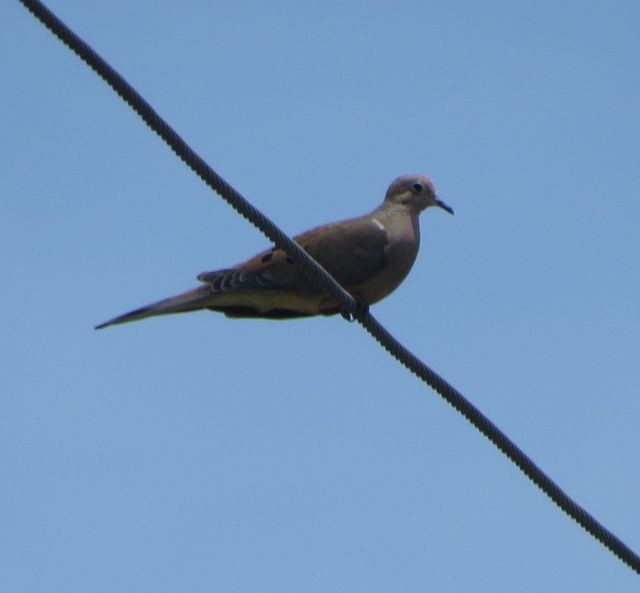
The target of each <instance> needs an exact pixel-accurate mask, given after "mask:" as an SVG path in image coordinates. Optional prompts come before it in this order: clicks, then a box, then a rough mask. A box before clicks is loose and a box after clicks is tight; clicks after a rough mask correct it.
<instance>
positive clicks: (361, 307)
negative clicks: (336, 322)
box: [340, 294, 369, 323]
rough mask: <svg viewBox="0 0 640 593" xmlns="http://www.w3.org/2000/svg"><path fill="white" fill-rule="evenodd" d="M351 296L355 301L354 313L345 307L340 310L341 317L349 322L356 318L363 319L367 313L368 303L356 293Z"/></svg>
mask: <svg viewBox="0 0 640 593" xmlns="http://www.w3.org/2000/svg"><path fill="white" fill-rule="evenodd" d="M351 296H352V297H353V298H354V299H355V301H356V311H355V313H351V312H349V311H347V310H346V309H342V311H340V315H342V317H343V318H344V319H346V320H347V321H348V322H349V323H353V322H354V321H355V320H356V319H363V318H364V317H366V316H367V314H368V313H369V305H367V303H365V302H364V301H363V300H362V298H361V297H359V296H358V295H356V294H354V295H351Z"/></svg>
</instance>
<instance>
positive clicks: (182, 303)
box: [95, 286, 211, 329]
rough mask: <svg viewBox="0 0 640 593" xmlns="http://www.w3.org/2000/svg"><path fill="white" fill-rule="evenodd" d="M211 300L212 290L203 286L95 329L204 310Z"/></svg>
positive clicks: (127, 314) (121, 316) (142, 308)
mask: <svg viewBox="0 0 640 593" xmlns="http://www.w3.org/2000/svg"><path fill="white" fill-rule="evenodd" d="M210 300H211V289H210V287H209V286H201V287H199V288H194V289H193V290H189V291H187V292H183V293H182V294H179V295H176V296H174V297H170V298H168V299H163V300H162V301H158V302H157V303H152V304H151V305H147V306H146V307H141V308H140V309H135V310H134V311H130V312H129V313H125V314H124V315H120V316H118V317H114V318H113V319H110V320H109V321H105V322H104V323H101V324H100V325H96V327H95V329H102V328H103V327H108V326H109V325H119V324H120V323H128V322H130V321H137V320H138V319H144V318H145V317H153V316H155V315H167V314H169V313H184V312H186V311H196V310H198V309H203V308H205V307H206V306H207V304H208V303H209V302H210Z"/></svg>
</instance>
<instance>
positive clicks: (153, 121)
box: [20, 0, 640, 574]
mask: <svg viewBox="0 0 640 593" xmlns="http://www.w3.org/2000/svg"><path fill="white" fill-rule="evenodd" d="M20 2H21V3H22V4H23V5H24V6H25V7H26V8H27V10H29V11H30V12H31V13H32V14H33V15H34V16H35V17H36V18H37V19H38V20H40V22H42V23H43V24H44V25H45V26H46V27H47V28H48V29H49V30H50V31H51V32H52V33H53V34H54V35H55V36H56V37H58V38H59V39H60V40H61V41H62V42H63V43H64V44H65V45H66V46H67V47H69V48H70V49H71V50H72V51H73V52H75V53H76V54H77V55H78V56H79V57H80V58H81V59H82V60H83V61H84V62H85V63H86V64H88V65H89V66H90V67H91V68H92V69H93V70H94V71H95V72H96V74H98V76H100V77H101V78H102V79H103V80H105V82H107V84H109V86H111V88H112V89H113V90H114V91H115V92H116V93H117V94H118V95H119V96H120V97H121V98H122V99H123V100H124V101H125V102H126V103H127V104H128V105H129V106H130V107H131V108H132V109H133V110H134V111H135V112H136V113H137V114H138V115H139V116H140V117H141V118H142V119H143V120H144V122H145V123H146V124H147V126H149V128H151V129H152V130H153V131H154V132H155V133H156V134H158V135H159V136H160V138H162V139H163V140H164V141H165V143H166V144H167V145H168V146H169V147H170V148H171V150H173V152H174V153H175V154H176V155H177V156H178V157H179V158H180V159H181V160H182V161H183V162H184V163H185V164H186V165H187V166H188V167H189V168H191V169H192V170H193V171H194V172H195V173H196V174H197V175H198V176H199V177H200V178H201V179H202V180H203V181H204V182H205V183H206V184H207V185H208V186H209V187H210V188H211V189H213V190H214V191H215V192H216V193H218V194H219V195H220V196H221V197H222V198H223V199H224V200H225V201H226V202H227V203H228V204H230V205H231V207H232V208H234V210H236V212H238V213H239V214H240V215H241V216H243V217H244V218H245V219H246V220H248V221H249V222H250V223H251V224H253V225H254V226H255V227H256V228H258V229H259V230H260V231H261V232H262V233H263V234H264V235H265V236H266V237H267V238H268V239H269V240H271V241H272V242H273V243H274V244H275V245H277V246H278V247H281V248H283V249H285V250H286V251H287V253H288V254H289V255H290V256H291V257H292V258H293V259H294V262H295V264H296V265H297V266H299V268H300V270H301V271H302V272H303V273H304V274H305V275H306V277H307V279H308V280H309V282H310V283H312V284H313V285H314V286H316V287H318V288H320V289H321V290H322V291H323V292H324V293H326V294H327V295H329V296H331V297H332V298H333V299H334V300H335V301H336V302H338V303H339V304H340V305H341V306H342V307H343V311H344V312H345V313H347V314H350V315H352V316H353V317H354V318H356V319H357V320H358V322H359V323H360V324H361V325H362V326H363V327H364V329H365V330H366V331H367V332H368V333H369V334H370V335H371V336H372V337H373V338H374V339H375V340H376V341H377V342H378V343H379V344H380V345H381V346H382V347H383V348H384V349H385V350H386V351H387V352H388V353H389V354H390V355H391V356H393V357H394V358H395V359H396V360H398V361H399V362H400V363H401V364H402V365H404V366H405V367H406V368H407V369H408V370H410V371H411V372H412V373H413V374H415V375H416V376H417V377H418V378H420V379H421V380H422V381H423V382H425V383H426V384H427V385H429V386H430V387H431V388H432V389H434V390H435V391H436V392H437V393H438V394H439V395H440V396H441V397H442V398H443V399H444V400H445V401H446V402H447V403H449V404H450V405H451V406H452V407H453V408H454V409H455V410H456V411H458V412H459V413H460V414H462V416H464V417H465V418H466V419H467V420H468V421H469V422H470V423H471V424H472V425H473V426H474V427H475V428H476V429H477V430H478V431H480V432H481V433H482V434H483V435H484V436H485V437H487V439H489V441H491V442H492V443H493V444H494V445H495V446H496V447H497V448H498V449H499V450H500V451H501V452H502V453H503V454H504V455H505V456H506V457H507V458H508V459H510V460H511V461H512V462H513V463H514V464H515V465H516V466H517V467H518V468H519V469H520V470H521V471H522V472H523V473H524V474H525V475H526V476H527V477H528V478H529V479H530V480H531V481H532V482H533V483H534V484H535V485H536V486H538V488H540V490H542V491H543V492H544V493H545V494H546V495H547V496H548V497H549V498H550V499H551V500H552V501H553V502H554V503H555V504H556V505H557V506H558V507H559V508H560V509H561V510H562V511H563V512H565V513H566V514H567V515H568V516H569V517H571V518H572V519H573V520H574V521H576V523H578V524H579V525H580V526H581V527H582V528H583V529H584V530H585V531H586V532H587V533H589V534H590V535H591V536H593V537H594V538H595V539H596V540H598V541H599V542H600V543H602V544H603V545H604V546H605V547H606V548H607V549H609V551H611V552H612V553H613V554H615V555H616V556H617V557H618V558H619V559H620V560H622V562H624V563H625V564H626V565H627V566H629V567H630V568H631V569H632V570H634V571H635V572H636V573H638V574H640V557H639V556H638V555H637V554H636V553H635V552H634V551H633V550H632V549H631V548H629V547H628V546H627V545H626V544H625V543H624V542H623V541H622V540H620V539H619V538H618V537H617V536H616V535H615V534H613V533H612V532H611V531H609V530H608V529H607V528H606V527H604V526H603V525H602V524H601V523H599V522H598V521H597V520H596V519H595V518H594V517H593V516H592V515H590V514H589V513H588V512H587V511H586V510H585V509H584V508H583V507H581V506H580V505H579V504H577V503H576V502H575V501H574V500H573V499H571V497H569V496H568V495H567V494H566V493H565V492H564V491H563V490H562V489H561V488H560V486H558V485H557V484H556V483H555V482H554V481H553V480H552V479H551V478H550V477H549V476H548V475H547V474H546V473H544V472H543V471H542V470H541V469H540V468H539V467H538V466H537V465H536V464H535V463H534V462H533V461H532V460H531V459H530V458H529V457H528V456H527V455H526V454H525V453H524V452H523V451H522V450H521V449H520V448H519V447H518V446H517V445H516V444H515V443H514V442H513V441H512V440H511V439H510V438H509V437H508V436H507V435H506V434H505V433H504V432H502V431H501V430H500V429H499V428H498V427H497V426H496V425H495V424H494V423H493V422H492V421H491V420H490V419H489V418H487V417H486V416H485V415H484V414H483V413H482V412H481V411H480V410H479V409H478V408H476V407H475V406H474V405H473V404H472V403H471V402H470V401H469V400H467V399H466V398H465V397H464V396H463V395H462V394H461V393H460V392H459V391H458V390H456V389H455V388H454V387H453V386H451V385H450V384H449V383H448V382H447V381H446V380H445V379H443V378H442V377H441V376H440V375H438V374H437V373H436V372H435V371H433V370H432V369H431V368H430V367H429V366H427V365H426V364H425V363H424V362H422V361H421V360H420V359H419V358H418V357H417V356H415V355H414V354H413V353H412V352H411V351H409V350H408V349H407V348H406V347H405V346H403V345H402V344H401V343H400V342H399V341H398V340H396V339H395V338H394V337H393V336H392V335H391V334H390V333H389V332H388V331H387V329H385V328H384V327H383V326H382V325H381V324H380V323H379V322H378V321H377V320H376V319H375V318H374V317H373V316H372V315H371V314H370V313H369V312H368V311H366V310H363V309H362V308H360V307H358V303H357V302H356V300H355V299H354V298H353V297H352V296H351V295H350V294H349V293H348V292H347V291H345V290H344V288H342V287H341V286H340V285H339V284H338V283H337V282H336V281H335V280H334V279H333V277H332V276H331V275H330V274H329V273H328V272H327V271H326V270H325V269H324V268H323V267H322V266H321V265H320V264H318V263H317V262H316V261H315V260H314V259H313V258H311V257H310V256H309V255H308V254H307V253H306V252H305V251H304V249H302V248H301V247H300V246H299V245H298V244H297V243H296V242H295V241H293V240H292V239H290V238H289V237H288V236H287V235H286V234H285V233H284V232H283V231H282V230H280V228H279V227H277V226H276V225H275V224H274V223H273V222H271V220H269V218H267V217H266V216H265V215H264V214H263V213H262V212H260V211H259V210H258V209H257V208H255V207H254V206H253V205H252V204H251V203H250V202H249V201H248V200H246V199H245V198H244V197H243V196H242V195H241V194H240V193H238V192H237V191H236V190H235V189H234V188H233V187H231V185H229V184H228V183H227V182H226V181H225V180H224V179H222V177H220V176H219V175H218V174H217V173H216V172H215V171H214V170H213V169H212V168H211V167H210V166H209V165H208V164H207V163H206V162H205V161H204V160H203V159H202V158H201V157H200V156H199V155H198V154H196V153H195V152H194V151H193V150H192V149H191V148H190V147H189V145H188V144H187V143H186V142H185V141H184V140H183V139H182V138H181V137H180V135H179V134H178V133H177V132H176V131H175V130H174V129H173V128H172V127H171V126H169V124H168V123H167V122H166V121H165V120H164V119H162V117H160V115H159V114H158V113H157V112H156V111H155V110H154V109H153V108H152V107H151V105H149V103H147V101H145V100H144V99H143V98H142V96H141V95H140V94H139V93H138V92H137V91H136V90H135V89H134V88H133V87H131V85H129V84H128V83H127V81H126V80H125V79H124V78H123V77H122V76H121V75H120V74H119V73H118V72H117V71H115V70H114V69H113V68H112V67H111V66H110V65H109V64H108V63H107V62H105V60H103V58H102V57H101V56H100V55H99V54H98V53H97V52H95V51H94V50H93V49H92V48H91V47H90V46H89V45H88V44H87V43H86V42H85V41H83V40H82V39H81V38H80V37H78V36H77V35H76V34H75V33H74V32H73V31H71V29H69V28H68V27H67V26H66V25H65V24H64V23H63V22H62V21H61V20H60V19H59V18H58V17H57V16H56V15H54V14H53V13H52V12H51V11H50V10H49V9H48V8H47V7H46V6H44V4H42V2H40V1H39V0H20Z"/></svg>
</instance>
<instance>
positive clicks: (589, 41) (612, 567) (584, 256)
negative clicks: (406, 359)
mask: <svg viewBox="0 0 640 593" xmlns="http://www.w3.org/2000/svg"><path fill="white" fill-rule="evenodd" d="M49 5H50V6H51V7H52V8H53V9H54V10H55V11H56V12H57V13H58V14H59V15H60V16H61V17H62V18H63V19H64V20H65V21H66V22H67V23H68V24H69V25H70V26H72V27H73V28H74V29H75V30H76V31H77V32H78V33H79V34H80V35H81V36H83V37H84V39H85V40H87V41H89V43H91V44H92V45H93V47H95V48H96V49H97V50H98V51H99V52H101V53H102V55H103V56H104V57H105V58H106V59H107V60H109V61H110V62H111V64H112V65H113V66H115V67H116V68H117V69H119V70H120V72H121V73H122V74H123V75H124V76H125V77H126V78H127V79H128V80H129V81H130V82H131V83H132V84H133V85H134V86H136V87H137V88H138V90H139V91H140V92H141V93H142V94H143V95H144V96H145V97H146V98H147V99H148V100H149V101H150V102H151V103H152V104H153V105H154V107H155V108H156V109H157V110H158V111H159V112H160V113H161V114H162V115H163V116H164V117H166V118H167V119H168V120H169V121H170V122H171V123H172V125H174V126H175V128H176V129H177V130H178V131H179V132H180V133H181V134H182V135H183V136H184V138H185V139H187V140H188V141H189V142H190V143H192V145H193V147H194V148H195V149H196V150H197V151H199V153H200V154H201V155H202V156H203V157H204V158H205V159H207V160H208V162H209V163H210V164H211V165H212V166H213V167H214V168H215V169H216V170H217V171H218V172H219V173H220V174H222V175H223V176H224V177H225V178H226V179H227V180H228V181H229V182H231V183H232V184H233V185H235V186H236V187H237V188H238V189H239V190H240V191H241V192H243V193H244V195H245V196H246V197H248V198H249V199H250V200H251V201H253V202H254V203H255V204H256V205H257V206H258V207H259V208H261V209H262V210H263V211H264V212H265V213H266V214H268V215H269V216H271V217H273V219H274V220H275V221H276V222H277V223H278V224H280V225H281V227H282V228H283V229H284V230H286V231H288V232H290V233H295V232H298V231H302V230H305V229H306V228H309V227H311V226H315V225H317V224H320V223H323V222H329V221H331V220H337V219H340V218H346V217H349V216H354V215H358V214H362V213H364V212H367V211H369V210H371V209H372V208H373V207H375V206H376V205H377V204H378V203H379V202H380V201H381V199H382V196H383V194H384V192H385V190H386V187H387V185H388V184H389V182H390V181H391V180H392V179H393V178H394V177H396V176H397V175H399V174H402V173H407V172H413V171H415V172H420V173H424V174H426V175H428V176H429V177H431V178H432V179H433V181H434V183H435V184H436V187H437V188H438V191H439V193H440V196H441V197H442V198H443V199H444V200H445V201H447V202H448V203H450V204H451V205H452V206H453V207H454V208H455V210H456V216H455V217H449V216H448V215H446V214H445V213H443V212H441V211H429V212H427V213H426V215H424V216H423V217H422V231H423V243H422V248H421V252H420V255H419V258H418V261H417V263H416V265H415V267H414V269H413V271H412V273H411V275H410V277H409V278H408V279H407V280H406V282H405V283H404V284H403V285H402V286H401V287H400V289H398V290H397V291H396V293H394V294H393V295H392V296H390V297H389V298H388V299H386V300H385V301H384V302H382V303H380V304H379V305H376V306H375V307H374V308H373V312H374V314H375V315H376V316H377V317H378V318H379V319H380V320H381V321H382V322H383V323H384V324H385V325H386V326H387V327H388V328H389V329H390V330H391V331H392V332H393V333H394V334H395V335H396V336H397V337H398V338H400V339H401V340H402V341H403V342H404V343H405V344H406V345H407V346H408V347H409V348H411V349H412V350H413V351H414V352H416V353H417V354H418V355H419V356H420V357H422V358H423V359H424V360H425V361H426V362H427V363H429V364H430V365H432V366H433V367H434V368H435V369H436V370H437V371H438V372H440V373H442V374H443V375H444V376H445V377H446V378H447V379H448V380H449V381H451V382H452V383H453V384H454V385H455V386H456V387H458V388H459V389H461V390H462V392H463V393H465V394H466V395H467V397H469V398H470V399H471V400H472V401H473V402H474V403H475V404H476V405H478V406H479V407H480V408H481V409H482V410H483V411H484V412H485V413H487V414H488V415H489V416H490V417H491V418H492V419H493V420H494V421H495V422H496V423H497V424H498V425H499V426H500V427H501V428H503V430H505V431H506V432H507V434H509V435H510V436H511V437H512V438H513V439H514V440H515V441H516V442H517V443H518V444H520V445H521V446H522V447H523V448H524V449H525V450H526V451H527V452H528V454H529V455H530V456H531V457H532V458H533V459H534V460H536V462H538V463H539V464H540V465H541V466H542V467H543V468H544V469H545V470H546V471H547V472H548V473H549V474H550V475H551V476H552V477H553V478H554V479H556V480H557V481H558V483H559V484H560V485H561V486H563V487H564V488H565V489H566V490H567V491H568V493H570V494H571V495H572V496H574V497H575V498H576V500H577V501H578V502H580V503H581V504H583V505H584V506H586V508H587V509H588V510H589V511H590V512H591V513H593V514H594V515H595V516H596V517H598V518H599V519H600V520H601V521H602V522H604V523H605V524H606V525H607V526H608V527H609V528H610V529H612V530H613V531H614V532H615V533H616V534H618V535H619V536H620V537H622V539H623V540H625V541H626V542H627V543H628V544H629V545H631V546H632V547H633V548H634V549H635V550H636V551H638V550H640V512H639V511H638V500H640V472H639V471H638V451H640V430H639V429H638V418H639V417H640V398H639V397H638V396H639V394H640V376H639V375H638V361H639V346H638V344H639V342H640V279H639V278H640V274H639V272H640V265H639V262H640V231H639V224H640V223H639V221H640V205H639V195H640V194H639V188H640V166H639V160H638V158H639V157H638V155H640V109H639V105H640V80H639V79H640V70H639V68H638V59H639V57H640V53H639V50H640V37H639V36H638V23H639V22H640V5H639V4H638V3H637V2H635V1H631V0H630V1H614V2H606V3H605V2H590V1H587V2H584V1H581V2H578V1H565V2H563V1H560V2H557V1H553V2H551V1H542V2H535V3H534V2H529V3H522V2H520V3H516V2H507V1H494V0H490V1H488V2H482V3H480V2H472V1H463V0H461V1H458V2H409V1H404V2H403V1H399V2H394V3H391V2H389V3H384V2H347V3H345V2H331V1H330V2H313V3H312V2H308V3H301V2H293V1H291V2H269V3H266V2H257V1H254V2H244V1H239V2H234V3H229V2H219V3H212V2H204V1H200V2H188V3H176V2H142V1H141V2H129V1H125V0H110V1H109V2H100V3H97V2H89V3H88V2H81V1H78V0H76V1H71V0H69V1H63V0H55V1H54V0H51V1H50V2H49ZM0 68H1V71H2V73H3V82H2V85H1V88H0V101H1V109H0V130H1V133H2V136H1V140H0V192H1V195H2V199H1V200H0V246H1V249H0V269H1V270H2V278H3V283H2V286H3V288H2V291H1V293H0V304H1V306H2V311H3V313H4V314H3V315H2V317H1V321H0V469H1V473H2V487H1V488H0V526H1V527H0V590H1V591H6V592H12V593H18V592H21V591H34V592H39V593H44V592H49V591H51V592H52V593H53V592H55V593H58V592H61V591H64V593H76V592H77V593H86V592H88V591H91V592H92V593H96V592H105V593H106V592H109V593H113V592H114V591H118V592H127V591H132V592H133V591H135V592H136V593H140V592H153V593H164V592H167V593H168V592H176V591H180V592H190V593H191V592H193V593H200V592H210V591H232V592H251V593H254V592H255V591H274V592H278V593H289V592H291V593H294V592H295V593H298V592H300V591H304V592H305V593H316V592H317V593H321V592H322V593H324V592H328V591H331V592H349V593H353V592H366V593H388V592H390V591H393V592H407V593H413V592H423V591H438V592H457V591H491V592H492V593H496V592H512V591H519V592H521V593H524V592H534V591H535V592H538V591H568V590H571V591H581V592H582V593H588V592H601V591H605V590H606V591H616V592H626V591H637V590H638V584H639V581H638V578H639V577H637V576H636V575H635V574H634V573H632V571H631V570H629V569H628V568H626V567H625V566H624V565H622V564H621V563H620V562H619V561H618V560H617V559H615V558H614V557H613V556H611V554H610V553H609V552H607V551H606V550H605V549H604V548H602V547H601V546H600V545H599V544H598V543H596V542H595V541H594V540H592V539H591V538H590V537H589V536H587V535H586V534H585V533H584V532H583V531H582V530H581V529H580V528H578V527H577V526H576V525H575V524H573V523H572V522H571V521H570V520H569V519H568V518H567V517H565V516H564V515H563V514H562V513H561V512H560V511H559V510H558V509H557V508H556V507H555V506H553V505H552V504H551V503H550V502H549V501H548V500H547V499H546V497H545V496H544V495H542V494H541V493H540V492H539V491H537V489H535V488H534V487H533V486H532V485H531V484H530V483H529V481H528V480H527V479H526V478H524V477H523V475H522V474H521V473H520V472H519V470H517V469H516V468H515V467H514V466H513V465H511V463H509V462H508V461H506V460H505V458H504V457H503V456H502V455H501V454H499V453H498V452H497V451H496V450H495V449H494V447H493V446H491V445H490V444H489V443H488V442H487V441H486V440H485V439H484V438H483V437H481V436H480V435H479V434H478V433H476V431H475V430H473V429H472V428H471V427H470V426H469V425H468V424H467V423H466V421H464V420H463V419H462V418H461V417H460V416H458V415H457V414H456V413H455V412H454V411H452V410H451V409H450V408H449V407H448V406H447V405H446V404H444V403H443V402H442V400H440V398H439V397H438V396H436V395H435V394H434V393H433V392H432V391H430V390H429V389H428V388H425V387H424V386H423V385H422V384H421V383H420V382H419V381H417V380H416V379H415V378H414V377H412V376H410V375H409V374H408V373H407V372H405V370H404V369H403V368H401V367H400V366H399V365H398V364H397V363H396V362H394V361H393V360H391V359H390V358H389V357H388V356H387V355H386V354H385V353H384V352H383V351H382V350H381V349H380V348H379V347H378V346H377V345H376V344H374V343H373V342H372V341H371V339H370V338H369V337H368V336H367V335H366V334H365V333H364V332H363V331H362V329H361V328H360V327H359V326H358V325H357V324H348V323H345V322H344V321H343V320H341V319H339V318H332V319H310V320H303V321H297V322H284V323H275V322H264V321H262V322H261V321H257V322H256V321H234V320H229V319H226V318H225V317H223V316H219V315H215V314H213V313H199V314H193V315H186V316H176V317H172V318H162V319H152V320H147V321H143V322H140V323H138V324H132V325H130V326H122V327H117V328H111V329H109V330H105V331H104V332H95V331H94V330H93V329H92V327H93V325H95V324H96V323H98V322H100V321H103V320H105V319H107V318H109V317H111V316H113V315H115V314H118V313H122V312H124V311H126V310H129V309H131V308H134V307H137V306H140V305H143V304H146V303H148V302H151V301H154V300H157V299H158V298H161V297H164V296H168V295H170V294H174V293H176V292H179V291H181V290H183V289H186V288H190V287H192V286H194V285H195V284H196V282H195V276H196V274H198V273H199V272H202V271H204V270H209V269H215V268H218V267H224V266H226V265H229V264H234V263H237V262H239V261H242V260H243V259H245V258H246V257H248V256H250V255H252V254H253V253H255V252H256V251H258V250H259V249H261V248H263V247H265V246H266V245H267V241H266V240H265V239H264V238H263V237H262V236H261V235H260V234H259V233H258V232H257V231H255V229H253V228H252V227H251V226H249V225H248V224H247V223H246V222H245V221H244V220H242V219H240V218H239V217H238V216H237V215H236V214H235V213H233V211H232V210H231V209H230V208H229V207H228V206H227V205H226V204H224V203H223V202H222V201H221V200H220V199H219V198H218V197H217V196H216V195H214V194H212V193H211V192H210V191H209V190H208V189H207V188H205V187H204V186H203V184H202V183H201V182H200V181H199V180H198V179H197V178H196V177H195V176H194V175H193V174H192V173H191V172H190V171H188V170H187V169H186V168H185V167H184V166H183V165H182V164H181V163H180V162H179V161H178V160H177V159H176V158H174V156H173V155H172V154H171V153H170V152H169V150H168V149H167V148H166V147H165V146H164V145H163V144H162V143H161V142H160V141H159V140H158V139H157V138H156V137H155V136H154V135H153V134H152V133H151V132H149V131H148V129H147V128H146V127H145V126H144V125H143V124H142V123H141V121H140V120H139V119H138V118H137V116H135V115H134V114H132V112H130V110H129V109H128V108H127V107H126V106H125V105H124V104H123V103H122V102H121V101H120V99H118V98H117V97H116V96H115V95H114V93H113V92H112V91H111V90H109V89H108V88H107V87H106V86H105V85H104V84H103V83H102V82H101V81H100V80H99V79H98V78H97V77H96V76H95V75H94V74H93V73H92V72H91V71H90V70H89V69H88V68H87V67H86V66H84V65H83V64H82V63H81V62H80V61H79V60H78V59H77V58H76V57H75V56H74V55H72V54H71V53H70V52H69V51H68V50H67V49H65V48H64V47H63V46H62V45H61V44H60V43H59V42H58V41H57V40H56V39H54V38H53V36H52V35H51V34H50V33H48V32H47V31H46V30H45V29H44V28H43V27H42V26H41V25H40V24H38V23H37V22H36V21H35V20H34V19H33V18H32V17H31V16H30V15H29V14H28V13H27V12H26V11H25V10H24V9H23V8H22V7H21V6H20V5H19V3H18V2H3V3H2V5H1V6H0Z"/></svg>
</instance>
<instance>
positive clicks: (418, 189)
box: [411, 183, 424, 194]
mask: <svg viewBox="0 0 640 593" xmlns="http://www.w3.org/2000/svg"><path fill="white" fill-rule="evenodd" d="M411 187H413V191H415V192H416V193H418V194H419V193H420V192H421V191H422V190H423V189H424V187H423V185H422V183H414V184H413V185H412V186H411Z"/></svg>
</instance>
